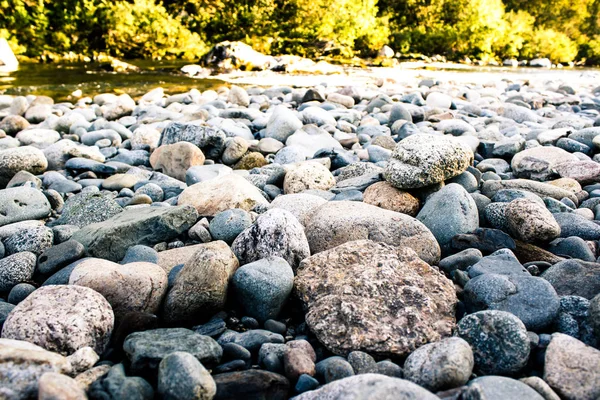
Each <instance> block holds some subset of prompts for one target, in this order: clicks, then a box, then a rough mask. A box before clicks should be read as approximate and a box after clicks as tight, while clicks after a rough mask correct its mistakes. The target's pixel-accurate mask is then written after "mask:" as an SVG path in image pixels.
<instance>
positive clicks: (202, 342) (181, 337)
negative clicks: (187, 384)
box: [123, 328, 223, 373]
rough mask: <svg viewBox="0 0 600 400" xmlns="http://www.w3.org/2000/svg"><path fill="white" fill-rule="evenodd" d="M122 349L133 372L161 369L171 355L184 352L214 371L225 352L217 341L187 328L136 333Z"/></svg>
mask: <svg viewBox="0 0 600 400" xmlns="http://www.w3.org/2000/svg"><path fill="white" fill-rule="evenodd" d="M123 350H124V351H125V353H126V354H127V358H128V359H129V360H130V362H131V369H132V371H136V372H141V373H143V372H145V371H148V370H150V371H153V370H156V368H158V366H159V363H160V362H161V361H162V360H163V359H164V358H165V357H166V356H167V355H169V354H171V353H174V352H177V351H185V352H188V353H190V354H192V355H193V356H194V357H195V358H196V359H197V360H198V361H200V362H201V363H202V365H204V366H206V367H208V368H212V367H214V366H216V365H218V364H219V362H220V361H221V357H222V355H223V350H222V349H221V346H219V345H218V344H217V342H216V341H215V340H214V339H212V338H210V337H208V336H203V335H199V334H197V333H195V332H193V331H191V330H189V329H184V328H161V329H152V330H147V331H143V332H135V333H132V334H130V335H129V336H127V338H126V339H125V342H124V343H123Z"/></svg>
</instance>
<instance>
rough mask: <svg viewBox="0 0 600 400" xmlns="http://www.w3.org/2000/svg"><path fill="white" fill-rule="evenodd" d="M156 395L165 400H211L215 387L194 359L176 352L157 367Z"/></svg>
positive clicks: (210, 378)
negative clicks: (158, 394)
mask: <svg viewBox="0 0 600 400" xmlns="http://www.w3.org/2000/svg"><path fill="white" fill-rule="evenodd" d="M158 393H160V394H161V395H162V398H163V399H165V400H188V399H198V400H211V399H212V398H213V397H214V396H215V394H216V393H217V385H216V384H215V381H214V379H213V378H212V376H211V375H210V372H208V371H207V370H206V368H204V366H203V365H202V364H201V363H200V361H198V360H197V359H196V357H194V356H193V355H191V354H190V353H186V352H181V351H177V352H173V353H171V354H169V355H167V356H166V357H165V358H163V359H162V361H161V362H160V364H159V366H158Z"/></svg>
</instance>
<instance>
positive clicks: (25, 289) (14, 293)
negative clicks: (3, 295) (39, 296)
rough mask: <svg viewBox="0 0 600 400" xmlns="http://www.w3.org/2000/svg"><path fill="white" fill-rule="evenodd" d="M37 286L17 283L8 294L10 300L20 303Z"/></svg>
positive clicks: (10, 301)
mask: <svg viewBox="0 0 600 400" xmlns="http://www.w3.org/2000/svg"><path fill="white" fill-rule="evenodd" d="M34 290H35V286H33V285H31V284H29V283H19V284H18V285H15V286H14V287H13V288H12V289H11V290H10V293H9V294H8V302H9V303H11V304H14V305H17V304H19V303H20V302H22V301H23V300H25V299H26V298H27V296H29V295H30V294H31V293H33V291H34Z"/></svg>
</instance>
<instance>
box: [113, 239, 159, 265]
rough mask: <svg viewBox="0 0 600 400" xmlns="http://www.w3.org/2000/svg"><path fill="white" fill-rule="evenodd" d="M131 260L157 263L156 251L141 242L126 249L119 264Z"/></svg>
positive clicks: (130, 261) (131, 261) (127, 262)
mask: <svg viewBox="0 0 600 400" xmlns="http://www.w3.org/2000/svg"><path fill="white" fill-rule="evenodd" d="M133 262H149V263H152V264H158V253H157V251H156V250H154V249H153V248H152V247H148V246H144V245H141V244H138V245H135V246H132V247H130V248H128V249H127V253H125V258H123V260H121V264H129V263H133Z"/></svg>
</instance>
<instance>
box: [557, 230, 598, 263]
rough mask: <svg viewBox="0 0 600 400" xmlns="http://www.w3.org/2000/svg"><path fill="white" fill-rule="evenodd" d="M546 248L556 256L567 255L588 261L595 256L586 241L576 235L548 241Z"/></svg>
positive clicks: (593, 260) (591, 260)
mask: <svg viewBox="0 0 600 400" xmlns="http://www.w3.org/2000/svg"><path fill="white" fill-rule="evenodd" d="M548 250H549V251H550V252H552V253H554V254H556V255H558V256H568V257H569V258H578V259H580V260H583V261H589V262H595V261H596V257H594V253H593V252H592V250H591V249H590V247H589V246H588V245H587V243H586V241H585V240H583V239H581V238H579V237H577V236H571V237H568V238H565V239H557V240H554V241H553V242H552V243H550V246H549V247H548Z"/></svg>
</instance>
